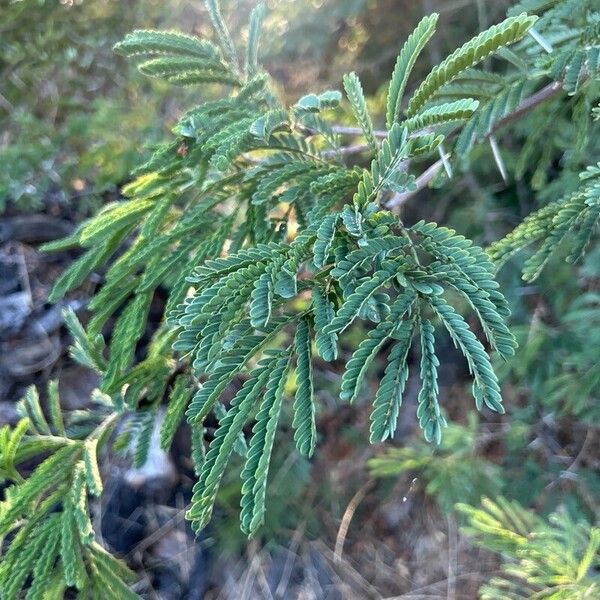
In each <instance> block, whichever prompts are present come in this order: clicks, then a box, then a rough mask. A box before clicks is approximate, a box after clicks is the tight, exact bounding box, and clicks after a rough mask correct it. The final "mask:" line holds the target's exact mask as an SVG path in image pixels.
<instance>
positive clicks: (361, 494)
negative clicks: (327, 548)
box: [333, 479, 373, 564]
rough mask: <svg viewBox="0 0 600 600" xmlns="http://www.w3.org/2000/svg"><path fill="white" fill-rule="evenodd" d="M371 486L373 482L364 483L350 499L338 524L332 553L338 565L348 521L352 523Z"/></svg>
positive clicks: (348, 524) (346, 533)
mask: <svg viewBox="0 0 600 600" xmlns="http://www.w3.org/2000/svg"><path fill="white" fill-rule="evenodd" d="M372 485H373V480H372V479H369V480H368V481H367V482H366V483H364V484H363V485H362V487H361V488H359V490H358V491H357V492H356V494H354V496H352V499H351V500H350V502H349V503H348V506H347V507H346V510H345V511H344V516H343V517H342V522H341V523H340V528H339V529H338V533H337V536H336V539H335V550H334V552H333V561H334V562H335V563H336V564H338V563H339V562H340V561H341V560H342V552H343V551H344V542H345V541H346V536H347V535H348V529H349V528H350V521H352V517H353V516H354V513H355V512H356V509H357V508H358V505H359V504H360V503H361V502H362V501H363V500H364V498H365V496H366V495H367V492H368V491H369V489H370V488H371V486H372Z"/></svg>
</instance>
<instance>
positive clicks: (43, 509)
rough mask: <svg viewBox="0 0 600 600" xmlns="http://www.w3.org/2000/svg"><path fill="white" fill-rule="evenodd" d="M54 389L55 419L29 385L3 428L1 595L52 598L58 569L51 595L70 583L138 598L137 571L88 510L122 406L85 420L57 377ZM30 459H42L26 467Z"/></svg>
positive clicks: (97, 593)
mask: <svg viewBox="0 0 600 600" xmlns="http://www.w3.org/2000/svg"><path fill="white" fill-rule="evenodd" d="M48 397H49V406H48V412H49V414H50V419H49V420H46V417H45V416H44V412H43V410H42V406H41V404H40V399H39V396H38V393H37V390H36V389H35V388H34V387H31V388H29V389H28V391H27V394H26V396H25V398H23V400H22V401H21V403H20V406H19V410H20V412H21V414H22V417H23V418H22V420H21V421H19V423H18V424H17V425H16V426H15V427H14V429H12V430H11V429H10V427H9V426H8V425H5V426H4V427H3V428H2V429H0V463H1V465H2V466H1V467H0V482H1V483H3V484H5V485H6V486H7V488H6V491H5V499H4V500H3V501H2V502H1V503H0V539H1V540H2V542H3V545H4V548H5V551H4V553H3V559H2V563H1V564H0V597H2V599H3V600H5V599H6V600H11V599H15V600H16V599H18V598H28V599H35V598H40V599H41V598H46V597H48V596H47V595H46V593H47V588H48V583H49V580H50V578H51V577H53V578H56V584H55V589H56V590H57V591H55V593H54V595H53V596H51V597H52V598H58V597H60V598H62V597H63V593H65V592H66V590H67V589H68V588H73V589H76V590H78V591H79V593H80V595H81V597H92V598H93V597H106V598H115V599H116V598H119V599H122V598H139V596H138V595H137V594H135V593H134V592H132V591H131V589H130V587H129V585H130V584H131V583H133V582H134V581H135V576H134V574H133V573H132V572H131V571H129V569H128V568H127V567H126V566H125V565H124V564H123V563H121V562H120V561H118V560H117V559H116V558H114V557H113V556H111V555H110V554H109V553H107V552H106V551H105V550H104V549H103V548H102V547H101V546H100V544H99V543H98V542H97V541H96V539H95V533H94V529H93V526H92V522H91V518H90V508H89V502H90V498H92V497H98V496H100V494H101V493H102V479H101V477H100V473H99V470H98V462H97V461H98V458H97V453H98V446H99V445H100V444H104V443H105V442H106V441H107V439H108V436H109V435H110V432H111V431H112V429H113V428H114V425H115V423H116V419H115V417H116V415H117V413H116V407H115V406H114V405H112V404H110V403H109V405H101V406H98V407H97V408H96V409H95V410H94V411H93V412H90V414H89V415H87V418H86V420H85V421H82V418H81V416H75V415H73V418H71V415H69V414H67V415H66V416H63V415H62V414H61V412H60V405H59V399H58V395H57V389H56V385H55V384H54V383H52V384H50V386H49V389H48ZM31 461H35V463H36V464H37V466H35V468H33V470H31V472H30V473H27V469H31V467H28V466H27V465H31ZM24 474H26V476H25V477H24V476H23V475H24Z"/></svg>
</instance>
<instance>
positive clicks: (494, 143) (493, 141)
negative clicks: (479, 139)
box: [490, 135, 508, 182]
mask: <svg viewBox="0 0 600 600" xmlns="http://www.w3.org/2000/svg"><path fill="white" fill-rule="evenodd" d="M490 147H491V149H492V154H493V155H494V160H495V161H496V165H497V166H498V170H499V171H500V175H502V179H503V180H504V181H505V182H506V181H508V177H507V174H506V167H505V166H504V161H503V160H502V155H501V154H500V148H498V142H497V141H496V138H495V137H494V136H493V135H490Z"/></svg>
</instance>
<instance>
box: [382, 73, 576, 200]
mask: <svg viewBox="0 0 600 600" xmlns="http://www.w3.org/2000/svg"><path fill="white" fill-rule="evenodd" d="M563 90H564V88H563V84H562V82H561V81H553V82H552V83H549V84H548V85H546V86H545V87H543V88H542V89H541V90H539V91H537V92H536V93H535V94H532V95H531V96H529V97H528V98H525V100H523V102H521V104H519V106H517V108H515V110H513V111H512V112H511V113H509V114H507V115H506V116H505V117H502V119H500V120H499V121H497V122H496V123H494V126H493V127H492V128H491V129H490V131H489V132H488V133H487V134H486V136H485V138H484V139H486V140H487V139H489V138H490V136H492V135H493V134H494V133H495V132H496V131H498V129H500V128H501V127H504V125H506V124H507V123H510V122H511V121H514V120H516V119H519V118H520V117H522V116H523V115H524V114H526V113H528V112H529V111H531V110H533V109H534V108H537V107H538V106H539V105H540V104H543V103H544V102H546V101H548V100H550V99H552V98H554V97H555V96H557V95H558V94H560V93H561V92H562V91H563ZM442 166H443V161H442V160H441V159H440V160H438V161H436V162H434V163H433V164H432V165H431V166H430V167H429V168H428V169H427V170H426V171H424V172H423V173H422V174H421V175H420V176H419V177H417V180H416V184H417V187H416V189H414V190H412V191H410V192H404V193H402V194H394V195H393V196H392V197H391V198H390V199H389V200H388V202H387V203H386V207H387V208H389V209H394V208H398V207H399V206H402V205H403V204H404V203H405V202H406V201H407V200H408V199H409V198H412V197H413V196H414V195H415V194H417V193H418V192H420V191H421V190H422V189H423V188H425V187H427V185H428V184H429V182H431V181H432V180H433V178H434V177H435V176H436V175H437V174H438V172H439V171H440V169H441V168H442Z"/></svg>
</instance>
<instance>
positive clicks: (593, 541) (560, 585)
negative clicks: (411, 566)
mask: <svg viewBox="0 0 600 600" xmlns="http://www.w3.org/2000/svg"><path fill="white" fill-rule="evenodd" d="M457 508H458V509H459V510H460V511H461V512H462V513H464V514H465V515H466V517H467V518H468V526H466V527H465V532H466V533H468V534H470V535H472V536H474V537H475V539H476V540H477V542H478V543H479V544H481V545H482V546H485V547H486V548H489V549H491V550H495V551H496V552H501V553H502V555H503V557H504V559H505V562H504V564H503V566H502V572H501V574H500V575H499V576H496V577H493V578H492V579H491V580H490V581H489V582H488V583H486V584H484V585H483V586H482V587H481V588H480V590H479V593H480V595H481V598H483V599H484V600H500V599H504V598H549V599H550V598H551V599H552V600H567V599H568V600H576V599H579V598H580V599H583V598H593V597H594V596H595V595H597V594H598V591H599V590H600V578H599V577H598V567H599V566H600V563H599V557H600V554H599V552H598V550H599V549H600V529H598V527H593V526H591V525H590V524H589V523H587V522H586V521H584V520H582V519H579V520H574V519H573V518H572V517H571V516H570V515H569V514H568V513H567V512H562V513H554V514H552V515H550V516H549V517H548V520H547V521H545V520H544V519H542V518H541V517H539V516H538V515H536V514H535V513H533V512H531V511H528V510H526V509H524V508H523V507H522V506H520V505H519V504H518V503H517V502H514V501H513V502H511V501H509V500H506V499H504V498H502V497H500V498H498V499H497V500H496V501H492V500H489V499H487V498H485V499H484V500H483V501H482V504H481V506H480V507H476V506H469V505H466V504H459V505H458V507H457Z"/></svg>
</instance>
